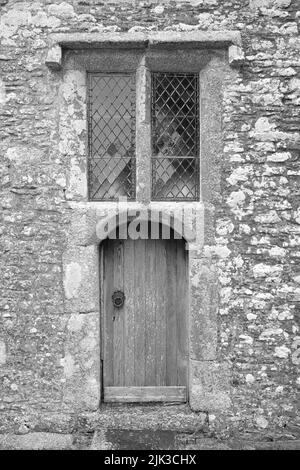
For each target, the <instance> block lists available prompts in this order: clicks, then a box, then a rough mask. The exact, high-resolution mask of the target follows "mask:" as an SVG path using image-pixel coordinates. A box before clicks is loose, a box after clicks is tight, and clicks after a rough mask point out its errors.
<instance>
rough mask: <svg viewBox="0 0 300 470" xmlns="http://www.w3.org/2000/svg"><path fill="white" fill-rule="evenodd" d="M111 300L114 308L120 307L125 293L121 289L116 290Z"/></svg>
mask: <svg viewBox="0 0 300 470" xmlns="http://www.w3.org/2000/svg"><path fill="white" fill-rule="evenodd" d="M112 302H113V306H114V307H116V308H121V307H123V305H124V302H125V295H124V292H122V291H121V290H116V291H115V292H114V293H113V295H112Z"/></svg>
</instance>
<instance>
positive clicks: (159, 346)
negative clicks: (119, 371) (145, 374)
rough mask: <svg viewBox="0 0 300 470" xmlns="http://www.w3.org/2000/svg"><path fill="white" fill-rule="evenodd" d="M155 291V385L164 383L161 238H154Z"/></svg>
mask: <svg viewBox="0 0 300 470" xmlns="http://www.w3.org/2000/svg"><path fill="white" fill-rule="evenodd" d="M155 267H156V269H155V271H156V276H155V292H156V325H155V343H156V353H155V358H156V368H155V370H156V385H166V303H167V295H168V292H167V289H166V287H167V286H166V274H167V272H166V271H167V265H166V249H165V243H164V241H163V240H155Z"/></svg>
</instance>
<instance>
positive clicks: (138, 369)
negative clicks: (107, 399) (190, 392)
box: [133, 240, 146, 386]
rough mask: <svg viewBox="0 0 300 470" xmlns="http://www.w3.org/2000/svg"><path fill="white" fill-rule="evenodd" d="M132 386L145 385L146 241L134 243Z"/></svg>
mask: <svg viewBox="0 0 300 470" xmlns="http://www.w3.org/2000/svg"><path fill="white" fill-rule="evenodd" d="M133 243H134V284H135V297H134V326H135V329H134V336H135V341H134V342H135V345H134V351H135V354H134V382H135V383H134V385H136V386H139V385H140V386H142V385H145V269H146V268H145V246H146V240H135V241H134V242H133Z"/></svg>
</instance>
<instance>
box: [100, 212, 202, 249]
mask: <svg viewBox="0 0 300 470" xmlns="http://www.w3.org/2000/svg"><path fill="white" fill-rule="evenodd" d="M130 212H132V211H127V210H124V211H122V210H119V212H118V213H114V214H112V215H109V216H107V217H105V218H103V219H101V220H99V221H98V223H97V225H96V234H97V238H98V241H99V243H101V242H103V241H104V240H106V239H132V240H137V239H145V240H147V239H150V240H158V239H163V240H168V239H170V240H172V239H173V240H181V239H182V240H183V241H184V242H185V244H186V249H188V247H189V244H190V243H192V242H193V240H194V234H193V232H192V230H191V229H190V228H187V227H186V226H185V224H184V223H183V219H182V218H179V217H177V216H176V215H174V214H173V213H170V212H168V211H161V210H160V211H158V210H153V209H147V210H145V209H137V210H136V211H134V212H135V214H134V215H132V214H130Z"/></svg>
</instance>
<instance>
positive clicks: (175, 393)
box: [98, 238, 190, 403]
mask: <svg viewBox="0 0 300 470" xmlns="http://www.w3.org/2000/svg"><path fill="white" fill-rule="evenodd" d="M106 240H108V238H106V239H104V240H102V241H101V243H100V244H99V247H98V249H99V303H100V378H101V380H100V382H101V390H100V401H101V402H104V361H105V340H106V338H105V302H104V273H105V269H104V259H105V248H104V243H105V241H106ZM182 241H183V243H186V241H185V240H184V239H182ZM132 242H133V243H134V240H132ZM185 268H186V282H187V290H188V293H187V303H186V312H185V315H186V342H187V351H188V352H187V358H186V359H187V370H186V385H185V387H183V386H182V387H179V386H177V387H168V388H169V389H170V391H171V396H172V397H173V398H172V399H168V400H165V399H164V397H165V395H164V390H163V389H164V388H165V387H159V386H156V387H153V386H151V387H150V386H149V387H147V388H148V390H149V396H151V399H149V398H147V397H145V395H144V391H141V393H140V399H139V402H164V401H169V402H170V401H172V402H174V403H175V402H180V403H182V402H183V403H189V384H190V334H189V332H190V315H189V313H190V295H189V292H190V289H189V287H190V279H189V250H186V265H185ZM112 388H114V389H115V391H114V392H113V393H112V394H111V395H112V396H111V398H110V400H109V401H110V402H117V403H126V402H128V403H130V402H132V401H131V397H130V395H129V396H127V397H123V398H122V400H121V399H120V395H119V394H118V393H119V390H118V389H119V387H112ZM131 388H135V389H138V388H139V387H131ZM142 388H143V389H145V388H146V387H142ZM171 389H174V390H171ZM175 389H177V390H175ZM176 397H177V398H176ZM133 402H136V400H134V401H133Z"/></svg>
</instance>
